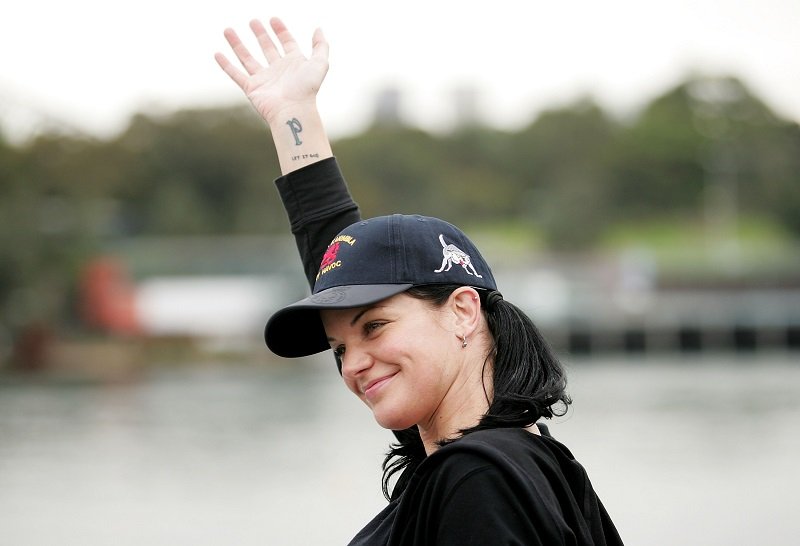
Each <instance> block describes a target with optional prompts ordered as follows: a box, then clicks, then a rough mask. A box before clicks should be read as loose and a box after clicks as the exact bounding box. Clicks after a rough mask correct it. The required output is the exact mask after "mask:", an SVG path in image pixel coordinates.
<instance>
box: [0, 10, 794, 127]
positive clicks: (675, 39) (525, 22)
mask: <svg viewBox="0 0 800 546" xmlns="http://www.w3.org/2000/svg"><path fill="white" fill-rule="evenodd" d="M271 15H279V16H281V17H282V18H283V19H284V21H285V22H286V23H287V24H288V25H289V27H290V29H291V30H292V31H293V33H294V34H295V37H296V38H297V39H298V41H299V42H300V43H301V45H302V46H303V48H304V51H306V52H308V51H309V49H310V35H311V32H312V30H313V29H314V27H316V26H321V27H323V29H324V30H325V33H326V35H327V37H328V40H329V41H330V42H331V71H330V72H329V74H328V78H327V80H326V82H325V86H324V87H323V91H322V95H321V97H320V108H321V109H322V111H323V115H324V117H325V119H326V120H327V121H328V124H329V129H330V133H331V135H332V136H334V137H335V136H337V135H342V134H347V133H350V132H353V131H356V130H358V129H360V128H361V127H363V124H364V123H365V122H366V121H367V120H368V119H369V118H370V117H371V115H372V113H373V104H374V99H375V95H376V93H377V92H378V91H379V90H381V89H382V88H384V87H385V86H386V85H396V86H398V87H399V88H400V89H401V90H402V91H403V93H404V104H405V111H406V112H407V113H408V115H409V117H410V119H411V121H412V122H414V123H416V124H418V125H420V126H422V127H424V128H428V129H432V130H435V129H436V128H438V127H444V126H446V125H447V124H448V123H449V122H450V121H452V114H453V111H452V107H451V100H450V98H451V93H452V90H453V89H454V88H456V87H458V86H462V85H470V86H475V87H476V88H477V90H478V91H479V93H480V102H479V105H480V107H481V108H480V114H481V119H482V120H484V121H485V122H487V123H489V124H491V125H494V126H497V127H502V128H512V129H513V128H515V127H520V126H523V125H525V124H527V123H528V122H529V121H530V120H531V119H532V117H533V116H534V115H535V113H536V112H538V111H540V110H541V109H542V108H545V107H552V106H558V105H562V104H564V103H566V102H569V101H570V100H573V99H575V98H576V97H579V96H583V95H591V96H593V97H595V98H596V99H597V100H598V101H599V102H600V103H601V104H602V105H603V106H604V107H607V108H608V109H610V110H611V111H613V112H615V113H620V114H624V113H628V112H635V109H636V108H637V107H639V106H641V105H642V104H644V103H646V102H647V101H648V100H649V99H651V98H653V96H655V95H657V94H659V93H661V92H663V91H665V90H666V89H667V88H668V87H669V86H670V85H672V84H675V83H677V82H679V81H681V80H682V79H683V78H684V77H686V75H687V74H688V73H690V72H691V71H700V72H703V73H711V74H733V75H736V76H739V77H741V78H742V79H743V80H744V81H745V83H746V84H748V85H749V86H750V87H751V89H752V90H753V91H755V93H756V94H757V95H758V96H759V97H761V98H762V99H763V100H765V101H766V102H767V103H768V104H769V105H770V106H771V107H772V108H773V109H774V110H776V111H777V112H778V113H779V114H781V115H783V116H785V117H788V118H790V119H793V120H796V121H800V31H798V29H800V2H798V0H691V1H689V0H670V1H669V2H666V1H661V0H651V1H643V0H610V1H607V2H594V1H572V2H569V1H565V2H542V1H539V0H525V1H506V0H494V1H492V2H465V1H464V0H461V1H454V0H439V1H434V0H426V1H422V0H406V1H405V2H400V3H398V2H391V3H389V2H365V1H361V2H357V1H355V0H336V1H331V0H306V1H297V0H293V1H275V2H267V1H263V0H262V1H254V0H225V2H218V3H213V2H209V3H205V2H197V1H192V2H190V1H188V0H137V1H135V2H107V1H104V2H101V1H99V0H71V1H69V2H62V1H56V0H26V1H25V2H22V1H20V0H17V1H16V2H14V5H13V7H11V6H10V5H6V9H5V10H4V14H3V16H2V18H0V55H2V59H1V62H0V119H2V120H3V125H4V127H5V132H6V133H7V135H8V136H11V137H12V138H16V135H18V134H22V133H24V132H25V131H27V130H29V129H31V128H35V127H36V126H37V124H38V123H39V122H40V121H41V119H42V118H43V117H44V118H49V119H51V120H58V121H60V122H63V123H65V124H67V125H71V126H74V127H76V128H78V129H81V130H84V131H88V132H90V133H93V134H96V135H98V136H109V135H113V134H114V133H115V132H117V131H119V130H122V129H124V127H125V126H126V124H127V121H128V119H129V116H130V115H131V114H132V113H133V112H136V111H148V112H162V111H170V110H172V109H177V108H183V107H194V106H216V105H228V104H243V101H244V98H243V96H242V95H241V92H240V91H239V89H238V88H236V87H235V85H234V84H233V83H232V82H231V81H229V80H228V79H227V76H225V74H223V73H222V71H221V70H220V69H219V68H218V67H217V65H216V63H215V62H214V60H213V54H214V52H215V51H217V50H221V51H225V52H227V44H226V43H225V41H224V39H223V37H222V30H223V29H224V28H225V27H226V26H233V27H234V28H236V29H237V30H239V31H240V33H241V34H245V33H246V34H248V37H249V30H248V28H247V23H248V21H249V20H250V19H251V18H253V17H259V18H261V19H263V20H265V21H266V20H267V19H268V18H269V17H270V16H271Z"/></svg>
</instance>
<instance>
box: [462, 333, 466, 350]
mask: <svg viewBox="0 0 800 546" xmlns="http://www.w3.org/2000/svg"><path fill="white" fill-rule="evenodd" d="M461 348H462V349H466V348H467V336H461Z"/></svg>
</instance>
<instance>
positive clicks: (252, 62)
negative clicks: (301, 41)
mask: <svg viewBox="0 0 800 546" xmlns="http://www.w3.org/2000/svg"><path fill="white" fill-rule="evenodd" d="M270 26H271V27H272V30H273V32H274V33H275V36H277V38H278V40H279V41H280V44H281V47H282V49H283V52H282V53H281V51H279V50H278V48H277V46H276V45H275V43H274V42H273V41H272V38H270V36H269V34H268V33H267V30H266V28H265V27H264V25H263V24H261V22H260V21H257V20H254V21H252V22H251V23H250V28H251V30H252V31H253V34H255V36H256V38H257V39H258V43H259V45H260V46H261V51H262V53H263V54H264V58H265V59H266V65H264V64H262V63H261V62H259V61H258V60H256V59H255V57H253V55H252V54H251V53H250V51H249V50H248V49H247V48H246V47H245V45H244V44H243V43H242V41H241V40H240V39H239V36H238V35H237V34H236V32H235V31H234V30H232V29H226V30H225V38H226V40H227V41H228V43H229V44H230V46H231V49H233V52H234V54H235V55H236V57H237V58H238V59H239V61H240V62H241V64H242V66H243V67H244V71H242V70H241V69H239V68H238V67H237V66H235V65H234V64H233V63H232V62H231V61H230V60H228V58H227V57H225V55H223V54H222V53H217V54H216V55H215V58H216V60H217V62H218V63H219V65H220V67H222V69H223V70H224V71H225V73H226V74H228V76H230V77H231V79H232V80H233V81H234V82H236V84H237V85H238V86H239V87H240V88H241V89H242V91H244V93H245V95H246V96H247V98H248V99H249V100H250V102H251V103H252V104H253V106H254V107H255V109H256V110H257V111H258V113H259V114H260V115H261V116H262V117H263V118H264V119H265V120H266V121H267V122H270V121H271V120H272V119H273V118H274V117H275V116H277V115H278V114H279V113H280V111H281V110H282V109H283V108H284V107H285V106H287V105H290V104H296V103H298V102H306V101H309V102H314V101H315V100H316V95H317V92H318V91H319V88H320V86H321V85H322V81H323V80H324V79H325V75H326V74H327V72H328V43H327V42H326V41H325V38H324V36H323V35H322V31H320V30H319V29H317V30H316V31H315V32H314V35H313V37H312V52H311V56H310V57H309V58H306V57H305V56H304V55H303V53H302V52H301V51H300V48H299V46H298V45H297V42H296V41H295V40H294V38H293V37H292V35H291V33H290V32H289V31H288V29H287V28H286V26H285V25H284V24H283V22H282V21H281V20H280V19H278V18H272V19H270Z"/></svg>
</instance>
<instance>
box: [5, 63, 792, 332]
mask: <svg viewBox="0 0 800 546" xmlns="http://www.w3.org/2000/svg"><path fill="white" fill-rule="evenodd" d="M334 150H335V152H336V154H337V157H338V158H339V161H340V162H341V164H342V167H343V170H344V172H345V174H346V176H347V179H348V183H349V184H350V187H351V189H352V191H353V194H354V195H355V197H356V199H357V201H358V202H359V204H360V206H361V208H362V211H363V213H364V214H365V215H367V216H372V215H378V214H386V213H390V212H407V213H411V212H413V213H421V214H431V215H436V216H440V217H443V218H446V219H448V220H450V221H453V222H455V223H458V224H461V225H478V226H491V225H500V226H513V230H512V231H514V232H519V230H529V231H530V232H531V233H535V234H536V237H535V241H536V242H535V245H536V246H537V247H538V246H549V247H551V248H558V249H587V248H591V247H594V246H596V245H598V244H599V243H601V242H603V241H608V240H610V239H613V238H615V237H618V234H619V232H620V230H619V226H624V229H623V231H624V232H631V231H635V230H636V229H637V228H636V226H642V225H651V226H652V225H653V222H657V223H659V224H661V223H664V222H666V223H669V222H674V223H677V224H681V225H692V226H706V227H705V228H702V229H707V226H708V225H714V226H717V228H716V229H718V230H722V231H720V233H722V232H724V231H725V230H727V232H728V233H733V232H735V231H736V229H738V228H737V225H736V223H737V218H739V217H742V218H763V219H765V221H766V223H767V224H768V225H770V226H774V228H775V230H777V231H779V232H780V233H784V234H787V235H786V237H788V238H791V239H794V241H796V240H797V239H798V238H800V189H799V188H800V128H799V127H798V125H797V124H796V123H790V122H787V121H785V120H781V119H779V118H778V117H777V116H776V115H775V114H774V113H772V112H771V111H770V110H769V108H767V107H766V106H765V105H764V104H763V103H762V102H760V101H759V100H758V99H757V98H756V97H755V96H753V95H752V93H750V92H749V91H748V90H747V89H746V87H745V86H744V85H743V84H742V83H741V82H740V81H738V80H736V79H733V78H716V79H708V78H702V77H695V78H692V79H690V80H688V81H686V82H685V83H683V84H681V85H679V86H676V87H675V88H674V89H671V90H669V91H667V92H666V93H664V94H663V95H662V96H661V97H658V98H657V99H656V100H654V101H653V102H652V103H651V104H649V105H648V106H647V107H646V108H645V109H644V110H643V111H642V112H641V113H640V114H639V115H638V116H637V117H636V118H635V119H633V120H631V121H630V122H627V123H623V122H620V121H618V120H614V119H611V118H610V117H609V116H608V115H607V114H606V113H605V112H604V111H603V110H602V109H601V108H600V107H599V106H598V105H597V104H595V103H594V102H592V101H591V100H589V99H585V100H581V101H578V102H576V103H574V104H572V105H569V106H567V107H563V108H560V109H556V110H550V111H546V112H544V113H542V114H541V115H539V116H538V117H537V118H536V119H535V120H532V122H531V123H530V124H529V125H528V126H527V127H525V128H523V129H522V130H520V131H517V132H501V131H496V130H492V129H489V128H484V127H480V126H474V125H471V126H469V127H465V128H462V129H460V130H459V131H457V132H454V133H452V134H448V135H438V136H434V135H431V134H428V133H426V132H423V131H421V130H418V129H415V128H411V127H404V126H402V125H395V126H391V127H386V126H380V125H375V126H373V127H371V128H370V129H368V130H367V131H365V132H364V133H362V134H359V135H355V136H352V137H349V138H347V139H341V140H339V141H338V142H334ZM278 173H279V167H278V163H277V160H276V157H275V154H274V152H273V151H272V144H271V139H270V136H269V134H268V131H267V130H266V127H265V125H264V124H263V122H262V121H261V120H260V119H258V117H257V116H256V115H255V114H254V113H253V112H252V111H251V110H250V107H249V106H246V107H241V108H234V109H216V110H215V109H210V110H191V111H181V112H176V113H174V114H171V115H168V116H162V117H156V116H146V115H137V116H135V117H134V118H133V119H132V120H131V123H130V125H129V127H128V128H127V130H126V131H125V132H124V133H122V134H121V135H119V136H118V137H116V138H113V139H110V140H105V141H101V140H96V139H88V138H83V137H79V136H65V135H42V136H41V137H39V138H37V139H35V140H33V141H32V142H29V143H27V144H25V145H21V146H12V145H10V144H9V143H8V142H6V141H5V140H2V139H0V223H1V224H2V225H1V226H0V227H2V229H1V230H0V312H1V313H2V316H3V321H4V322H5V323H6V324H9V323H10V322H13V321H14V320H22V318H21V317H35V316H39V317H41V316H47V317H62V318H63V315H64V306H65V303H64V302H65V296H64V294H68V293H69V290H70V287H72V286H74V282H75V277H76V275H77V273H78V271H79V269H80V267H81V265H82V263H83V261H84V260H85V259H86V257H87V256H89V255H91V254H92V253H94V252H97V251H98V250H99V249H101V248H102V247H103V246H105V245H109V244H111V243H113V242H114V241H118V240H120V239H122V238H130V237H136V236H140V235H201V234H205V235H210V234H213V235H225V234H265V233H285V231H286V227H287V225H286V216H285V213H284V211H283V208H282V206H281V204H280V202H279V200H278V199H277V196H276V193H275V190H274V188H273V187H272V183H271V181H272V179H273V178H275V177H276V176H277V175H278ZM632 226H633V227H632ZM503 229H506V228H503ZM501 232H503V230H501ZM615 234H617V235H615ZM523 239H525V238H524V237H523ZM524 244H525V245H527V246H530V245H532V244H533V243H531V242H526V243H524ZM26 320H27V319H26Z"/></svg>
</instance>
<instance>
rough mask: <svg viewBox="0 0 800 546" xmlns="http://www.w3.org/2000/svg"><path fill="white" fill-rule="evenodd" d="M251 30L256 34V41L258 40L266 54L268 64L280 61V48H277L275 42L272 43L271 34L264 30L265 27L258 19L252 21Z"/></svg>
mask: <svg viewBox="0 0 800 546" xmlns="http://www.w3.org/2000/svg"><path fill="white" fill-rule="evenodd" d="M250 29H251V30H252V31H253V34H255V36H256V39H258V44H259V45H260V46H261V51H263V52H264V57H266V59H267V62H269V63H273V62H275V61H276V60H278V59H279V58H280V56H281V54H280V52H279V51H278V48H277V47H275V42H273V41H272V38H270V36H269V34H268V33H267V29H266V28H264V25H263V24H262V23H261V21H259V20H258V19H253V20H252V21H250Z"/></svg>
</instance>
